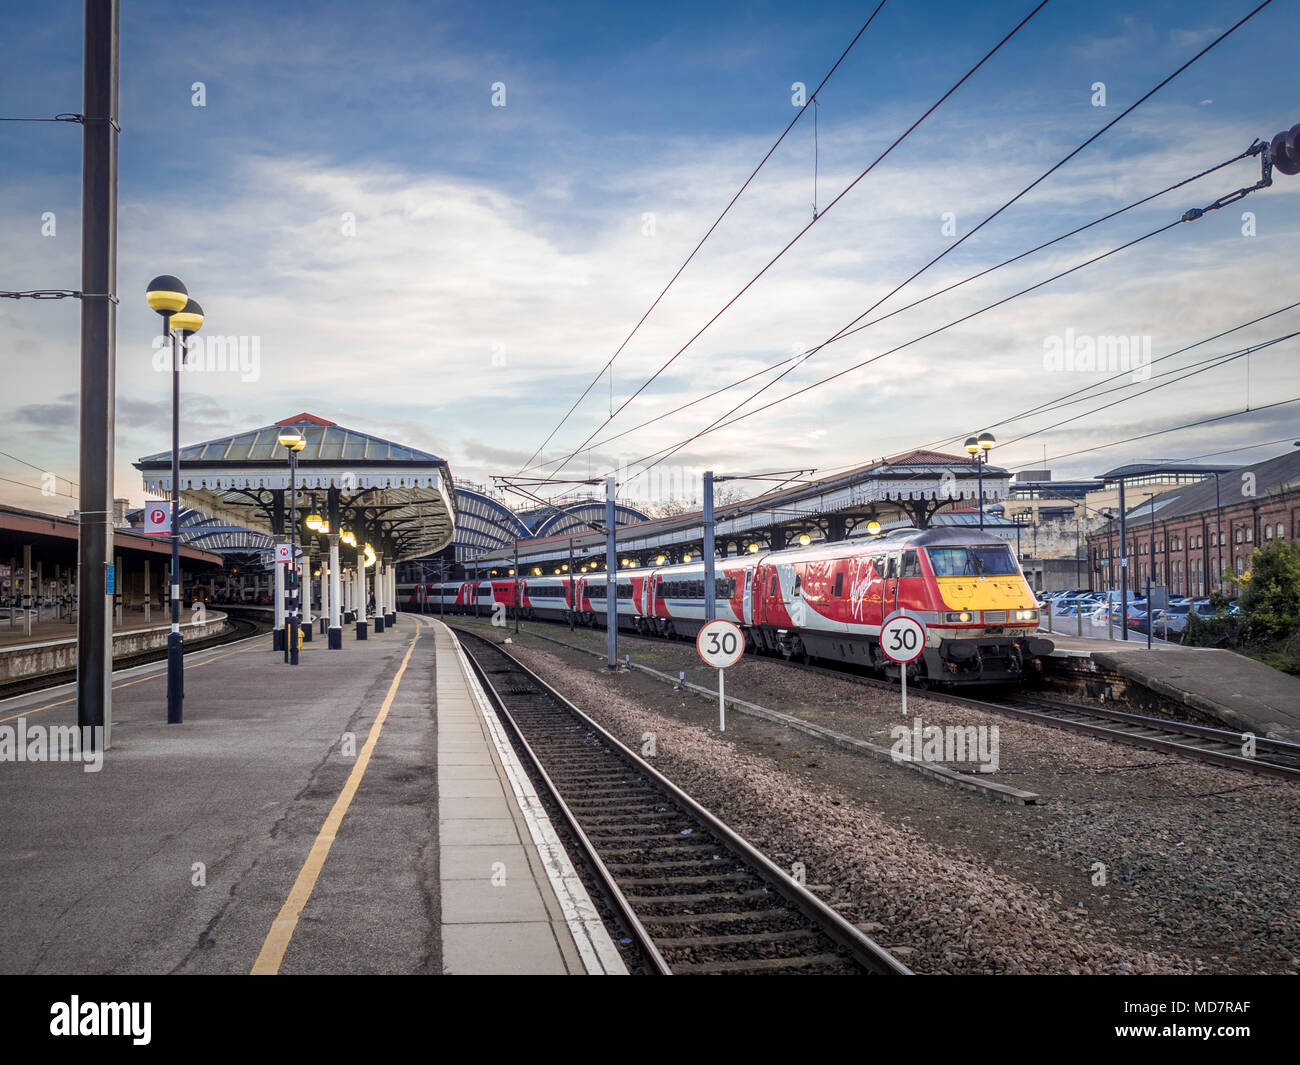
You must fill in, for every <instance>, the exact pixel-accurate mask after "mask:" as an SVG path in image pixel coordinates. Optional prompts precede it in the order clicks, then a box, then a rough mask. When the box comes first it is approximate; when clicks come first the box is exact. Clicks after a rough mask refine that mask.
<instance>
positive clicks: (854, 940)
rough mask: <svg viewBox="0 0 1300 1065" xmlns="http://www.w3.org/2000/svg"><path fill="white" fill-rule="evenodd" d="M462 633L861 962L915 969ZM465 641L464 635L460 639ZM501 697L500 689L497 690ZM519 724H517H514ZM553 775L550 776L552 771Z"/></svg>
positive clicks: (585, 718)
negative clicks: (594, 738) (647, 781)
mask: <svg viewBox="0 0 1300 1065" xmlns="http://www.w3.org/2000/svg"><path fill="white" fill-rule="evenodd" d="M457 636H458V637H465V636H468V637H470V639H471V640H473V641H475V642H476V643H477V644H478V645H480V646H485V647H487V648H490V649H491V650H492V651H494V652H495V653H497V654H498V655H500V656H501V657H502V658H505V659H506V660H508V661H509V662H510V664H511V667H512V668H513V669H515V670H517V671H518V672H520V673H522V674H523V675H524V676H525V677H527V678H528V680H529V681H530V682H531V683H533V684H535V685H537V687H538V688H539V689H540V690H541V691H542V692H544V693H545V694H547V695H548V696H549V697H550V698H552V699H554V700H555V701H556V702H557V703H558V704H560V706H562V707H563V708H564V710H565V711H566V712H568V713H569V714H571V715H572V716H573V717H575V718H577V719H578V720H579V721H580V722H581V723H582V724H583V726H584V727H586V728H589V729H590V730H591V731H592V732H594V733H595V734H596V735H597V736H599V737H600V739H601V740H602V742H604V743H606V744H608V745H609V747H610V748H611V750H612V751H613V752H614V753H616V754H617V756H618V757H620V758H621V759H622V760H624V761H625V762H627V763H628V764H630V765H631V767H632V768H633V769H634V770H636V771H637V772H638V773H641V774H643V775H644V776H646V777H647V778H649V779H650V781H651V782H652V783H653V784H654V785H655V786H656V787H658V788H659V789H661V790H662V791H664V792H665V793H666V794H667V795H668V797H669V798H671V799H672V800H673V801H674V802H676V803H678V804H679V805H680V806H681V807H682V809H683V811H684V812H686V813H688V814H689V815H690V816H692V817H695V818H696V819H698V820H699V821H700V822H702V823H703V824H704V825H705V827H707V828H708V830H709V831H710V832H712V833H714V834H715V835H716V836H717V837H718V838H719V840H720V841H721V842H723V843H724V844H725V845H726V846H727V847H729V848H731V850H732V851H733V852H734V853H735V854H736V856H737V857H739V858H740V859H741V860H743V861H744V862H745V863H747V864H748V865H750V866H751V867H752V868H753V871H754V872H755V873H757V875H758V876H759V877H760V878H761V879H762V880H764V881H766V882H767V883H768V884H769V885H770V886H771V887H773V888H774V889H775V890H776V891H777V893H778V894H780V895H781V896H782V897H783V898H784V899H786V901H787V902H789V903H790V904H791V905H793V906H794V907H795V909H796V910H798V911H799V912H800V913H801V914H803V916H804V917H805V918H807V919H808V920H809V921H811V922H812V923H813V924H814V925H815V926H816V927H817V928H818V929H820V930H821V931H822V932H824V933H825V934H826V935H827V936H829V937H830V938H831V939H832V940H833V941H834V942H836V943H837V944H838V945H840V946H841V947H843V948H844V949H845V950H847V951H848V952H849V954H850V955H851V956H852V957H853V959H854V960H855V961H856V962H857V963H858V964H859V965H861V966H862V967H863V968H865V969H867V970H869V971H871V972H875V973H884V974H893V975H911V970H910V969H908V968H907V966H905V965H903V964H902V962H900V961H898V959H897V958H895V957H894V956H893V955H891V954H890V953H889V952H888V951H887V950H885V949H884V948H883V947H881V946H880V945H879V944H878V943H876V942H875V941H874V940H872V939H871V938H870V937H869V936H867V935H866V934H865V933H863V932H862V931H861V930H860V929H858V928H857V927H856V926H854V925H853V924H851V923H850V922H849V921H848V920H846V919H845V918H844V917H843V916H842V915H841V914H839V913H838V912H837V911H835V910H834V909H832V908H831V907H830V906H828V905H827V904H826V903H825V902H823V901H822V900H821V899H819V898H818V897H817V896H816V895H814V894H813V893H812V892H811V891H809V890H808V889H807V888H806V887H804V886H803V885H802V884H800V883H798V882H797V881H796V880H794V879H793V878H792V877H790V876H789V874H787V873H786V872H785V871H784V870H783V869H781V868H780V866H778V865H776V864H775V863H774V862H773V861H772V860H771V859H769V858H768V857H767V856H766V855H765V854H763V853H762V852H761V851H759V850H758V849H757V848H756V847H754V846H753V844H751V843H750V842H749V841H748V840H746V839H745V838H744V837H743V836H741V835H740V834H739V833H737V832H736V831H735V830H733V829H732V828H730V827H729V826H728V825H727V824H726V823H725V822H723V821H722V820H721V819H720V818H718V817H717V816H716V815H715V814H713V813H712V812H711V811H710V810H709V809H707V808H706V807H705V806H703V805H701V804H700V803H699V802H698V801H696V800H695V799H693V798H691V797H690V796H689V795H687V794H686V792H684V791H682V789H681V788H679V787H678V786H677V785H676V784H674V783H673V782H672V781H671V780H669V779H668V778H667V777H666V776H664V775H663V774H662V773H661V772H659V770H657V769H656V768H655V767H654V766H652V765H651V764H650V763H648V762H646V761H645V760H644V759H643V758H641V757H640V756H639V755H637V754H636V753H635V752H633V751H632V750H631V749H630V748H629V747H628V746H627V745H626V744H624V743H623V742H622V741H621V740H619V739H618V738H617V737H616V736H614V735H612V734H611V733H610V732H609V731H608V730H607V729H605V728H604V727H603V726H601V725H600V724H598V723H597V722H596V721H595V720H593V719H592V718H591V717H590V716H589V715H588V714H586V713H585V712H583V711H582V710H580V709H579V708H578V707H577V706H575V705H574V704H573V703H572V702H571V701H570V700H569V699H567V698H565V696H563V695H562V694H560V693H559V692H558V691H556V690H555V689H554V688H553V687H552V686H551V685H549V684H547V683H546V681H544V680H542V678H541V677H539V676H538V675H537V674H536V673H534V672H533V671H532V670H531V669H529V668H528V667H527V666H525V665H524V664H523V663H522V662H520V661H519V660H518V659H517V658H515V657H514V655H512V654H510V652H508V651H506V650H505V649H504V648H502V647H500V646H499V645H498V644H496V643H494V642H492V641H491V640H488V639H486V638H485V637H483V636H480V635H478V634H477V633H469V632H466V631H465V630H457ZM462 644H463V640H462ZM466 651H467V653H468V654H469V655H470V658H471V660H473V659H474V654H473V652H472V651H470V649H469V648H466ZM497 698H498V699H499V698H500V695H499V694H498V695H497ZM516 727H517V726H516ZM548 780H549V777H548Z"/></svg>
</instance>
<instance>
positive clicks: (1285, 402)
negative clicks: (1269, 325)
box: [1007, 396, 1300, 470]
mask: <svg viewBox="0 0 1300 1065" xmlns="http://www.w3.org/2000/svg"><path fill="white" fill-rule="evenodd" d="M1292 403H1300V396H1293V397H1292V398H1291V399H1279V400H1277V401H1275V402H1273V403H1265V404H1264V405H1263V406H1260V407H1249V408H1246V409H1244V410H1238V411H1230V412H1229V413H1227V414H1216V415H1213V416H1212V417H1209V418H1201V419H1200V420H1199V421H1194V422H1185V423H1183V424H1182V425H1172V426H1169V427H1168V428H1166V429H1157V430H1155V431H1154V432H1150V433H1139V434H1137V435H1136V436H1126V437H1124V438H1123V439H1122V440H1110V441H1108V442H1106V443H1104V444H1097V445H1096V446H1095V447H1085V448H1079V449H1076V450H1074V451H1067V452H1063V453H1062V454H1060V455H1051V456H1044V458H1043V461H1044V462H1056V461H1057V460H1059V459H1070V458H1077V457H1078V456H1080V455H1090V454H1092V452H1094V451H1104V450H1105V449H1106V448H1110V447H1118V446H1119V445H1120V444H1132V443H1135V442H1136V441H1138V440H1150V439H1151V438H1152V437H1153V436H1164V435H1165V434H1166V433H1177V432H1182V431H1183V430H1185V429H1198V428H1200V427H1201V426H1202V425H1211V424H1213V423H1214V422H1221V421H1226V420H1228V419H1230V418H1242V417H1245V416H1246V415H1248V414H1258V413H1259V412H1260V411H1265V410H1274V409H1276V408H1278V407H1288V406H1290V405H1291V404H1292ZM1037 464H1038V460H1037V459H1035V460H1034V461H1033V462H1022V463H1020V464H1019V465H1018V466H1008V467H1007V469H1009V470H1024V469H1029V468H1030V467H1034V466H1037Z"/></svg>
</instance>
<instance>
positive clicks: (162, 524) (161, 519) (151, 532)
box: [144, 503, 172, 536]
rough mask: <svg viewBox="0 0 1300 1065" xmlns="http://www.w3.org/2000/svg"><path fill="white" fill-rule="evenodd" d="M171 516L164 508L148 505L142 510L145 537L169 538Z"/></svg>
mask: <svg viewBox="0 0 1300 1065" xmlns="http://www.w3.org/2000/svg"><path fill="white" fill-rule="evenodd" d="M170 519H171V515H170V514H169V513H168V510H167V508H166V507H165V506H163V505H162V504H158V503H150V504H149V505H148V506H147V507H145V508H144V534H145V536H169V535H170V534H171V531H172V523H171V520H170Z"/></svg>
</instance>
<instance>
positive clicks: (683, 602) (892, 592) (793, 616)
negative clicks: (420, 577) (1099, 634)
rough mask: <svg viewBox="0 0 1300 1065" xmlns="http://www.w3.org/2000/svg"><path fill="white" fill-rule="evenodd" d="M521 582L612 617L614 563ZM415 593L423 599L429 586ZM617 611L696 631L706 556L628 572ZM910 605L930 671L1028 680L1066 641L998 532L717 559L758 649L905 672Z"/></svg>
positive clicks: (641, 629)
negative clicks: (1046, 634) (896, 628)
mask: <svg viewBox="0 0 1300 1065" xmlns="http://www.w3.org/2000/svg"><path fill="white" fill-rule="evenodd" d="M517 584H518V596H519V607H518V610H519V613H520V615H521V616H523V617H534V618H544V619H548V620H556V621H570V620H572V622H573V623H575V624H583V625H593V626H603V625H604V624H605V616H606V609H607V604H606V600H607V597H608V595H607V587H608V585H607V579H606V575H605V574H604V573H587V574H579V575H578V576H577V577H576V578H574V577H570V576H569V575H567V574H565V575H557V576H555V577H532V578H520V579H519V581H518V582H517ZM422 587H423V593H422V594H423V595H424V602H425V604H426V606H425V608H426V609H429V608H433V609H439V608H441V609H446V610H450V611H452V612H475V604H476V603H477V612H479V613H490V612H491V609H492V607H493V605H494V604H499V605H500V606H499V607H498V611H499V613H500V614H502V615H504V616H506V617H509V616H512V615H513V613H514V612H515V609H516V608H515V595H516V581H515V579H514V578H506V579H499V578H498V579H493V580H490V581H479V582H472V581H471V582H463V583H459V584H454V583H453V584H430V585H424V586H422ZM408 605H410V606H411V607H413V608H415V609H419V608H420V605H419V602H418V595H417V592H416V591H415V590H410V591H409V593H408ZM485 608H486V609H485ZM501 608H504V609H503V610H502V609H501ZM615 610H616V613H617V616H618V625H619V628H620V629H623V630H625V631H628V632H636V633H641V634H644V635H652V636H664V637H669V638H673V637H677V638H694V636H695V634H696V633H697V632H698V631H699V629H700V627H701V626H702V625H703V624H704V621H705V597H704V566H703V564H702V563H699V562H695V563H687V564H682V565H675V566H662V567H657V568H655V569H647V570H641V571H622V572H620V573H619V574H618V575H617V578H616V606H615ZM900 611H901V612H903V613H906V614H908V615H910V616H912V617H915V618H917V619H918V620H920V621H922V622H924V623H925V625H926V630H927V633H928V636H927V642H926V649H925V651H924V653H923V655H922V656H921V658H920V659H918V660H917V661H916V662H914V663H912V665H911V666H909V667H908V671H909V673H908V675H909V676H910V677H915V678H916V679H918V680H929V681H932V682H934V683H938V684H947V685H965V684H979V683H1006V682H1014V681H1017V680H1019V679H1022V678H1023V677H1024V676H1025V675H1026V673H1027V672H1028V671H1030V670H1031V669H1034V668H1036V666H1037V665H1038V664H1039V660H1040V659H1041V658H1042V656H1044V655H1047V654H1050V653H1051V651H1052V649H1053V647H1052V643H1051V641H1049V640H1045V639H1043V638H1041V637H1039V636H1038V635H1037V630H1038V605H1037V602H1036V600H1035V599H1034V595H1033V592H1032V591H1031V590H1030V588H1029V585H1028V583H1027V582H1026V581H1025V578H1024V574H1023V573H1022V572H1021V570H1020V566H1019V564H1018V562H1017V561H1016V559H1015V556H1014V555H1013V554H1012V552H1011V550H1010V548H1009V547H1008V546H1007V545H1006V544H1005V543H1004V542H1003V541H1002V540H1000V539H999V538H998V537H996V536H993V535H991V534H988V533H983V532H978V531H975V530H962V529H953V528H937V529H928V530H917V529H905V530H899V531H897V532H894V533H890V534H887V535H885V536H879V537H873V538H871V539H870V540H856V539H854V540H844V541H836V542H833V543H827V544H819V545H816V546H813V547H806V548H795V549H792V550H787V551H775V552H768V553H766V554H755V555H748V556H743V557H740V558H734V559H732V558H726V559H719V560H718V563H717V566H716V573H715V612H716V616H717V617H719V618H723V619H726V620H729V621H734V622H735V623H736V624H738V625H740V626H741V627H742V629H743V630H744V631H745V635H746V643H747V646H748V647H749V648H750V649H752V650H754V651H759V652H768V653H777V654H781V655H783V656H784V657H786V658H800V659H803V660H807V659H810V658H823V659H833V660H840V661H845V662H857V663H861V664H863V665H866V666H869V667H871V668H873V669H876V670H880V671H882V672H884V673H886V674H887V675H894V676H897V674H898V669H899V667H898V666H897V665H895V664H893V663H891V662H889V661H888V660H887V659H886V658H885V656H884V655H883V653H882V652H881V650H880V646H879V637H880V628H881V625H882V624H883V622H884V620H885V619H886V618H888V617H889V616H890V615H891V614H893V613H896V612H900Z"/></svg>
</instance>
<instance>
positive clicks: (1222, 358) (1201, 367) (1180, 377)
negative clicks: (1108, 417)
mask: <svg viewBox="0 0 1300 1065" xmlns="http://www.w3.org/2000/svg"><path fill="white" fill-rule="evenodd" d="M1298 336H1300V331H1297V332H1294V333H1287V334H1286V335H1285V336H1280V337H1274V338H1273V339H1272V340H1266V341H1263V342H1262V343H1259V344H1252V345H1251V346H1250V347H1246V348H1241V349H1240V350H1238V351H1233V352H1228V353H1226V354H1224V355H1216V356H1213V357H1212V358H1209V359H1205V360H1203V361H1202V362H1201V363H1194V364H1193V365H1192V366H1185V367H1180V368H1178V369H1176V370H1169V371H1166V373H1164V374H1160V375H1158V376H1160V377H1165V376H1170V375H1177V376H1174V377H1173V379H1172V380H1169V381H1164V382H1162V383H1161V384H1158V385H1152V386H1151V387H1150V388H1146V389H1143V390H1142V391H1140V392H1135V393H1133V394H1132V395H1128V396H1121V397H1120V398H1119V399H1115V400H1111V401H1110V402H1109V403H1103V404H1102V405H1101V406H1100V407H1093V408H1092V409H1091V410H1087V411H1083V412H1082V413H1080V414H1073V415H1071V416H1070V417H1068V418H1064V419H1062V420H1061V421H1059V422H1053V423H1052V424H1051V425H1045V426H1042V427H1041V428H1039V429H1034V430H1032V431H1030V432H1027V433H1021V434H1020V435H1019V436H1017V437H1013V438H1012V439H1010V440H1004V441H1003V442H1002V443H1001V444H1000V445H999V446H1000V447H1010V446H1011V445H1012V444H1018V443H1020V441H1021V440H1027V439H1028V438H1029V437H1031V436H1038V435H1040V434H1042V433H1050V432H1051V431H1052V430H1054V429H1059V428H1060V427H1061V426H1063V425H1069V424H1070V423H1071V422H1077V421H1079V420H1080V419H1081V418H1087V417H1089V416H1090V415H1093V414H1099V413H1100V412H1101V411H1104V410H1108V409H1110V408H1111V407H1114V406H1118V405H1119V404H1121V403H1129V402H1131V401H1132V400H1135V399H1141V398H1142V397H1143V396H1145V395H1148V394H1150V393H1152V392H1155V391H1156V390H1157V389H1160V388H1166V387H1168V386H1169V385H1173V384H1181V383H1182V382H1183V381H1186V380H1187V379H1188V378H1190V377H1196V376H1197V375H1199V374H1203V373H1206V372H1207V371H1209V370H1217V369H1218V368H1219V367H1220V366H1226V365H1228V363H1231V362H1236V360H1238V359H1244V358H1249V356H1250V355H1252V354H1253V353H1254V352H1256V351H1263V350H1264V349H1266V348H1271V347H1272V346H1273V345H1274V344H1281V343H1283V342H1284V341H1287V340H1294V339H1295V338H1296V337H1298ZM1120 387H1121V388H1122V387H1125V386H1120ZM1118 390H1119V389H1113V390H1112V391H1118ZM1102 394H1103V395H1105V394H1107V393H1102ZM1089 398H1090V399H1099V398H1100V396H1090V397H1089Z"/></svg>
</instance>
